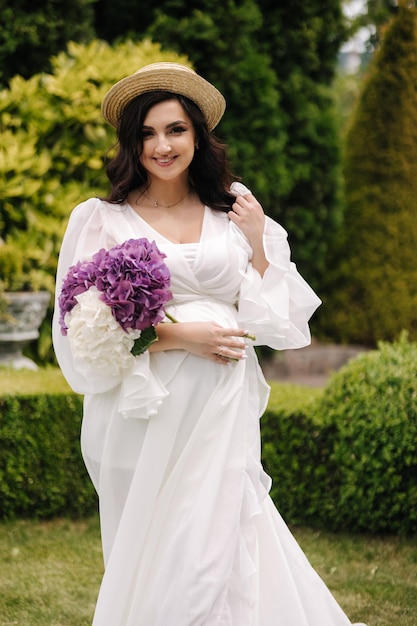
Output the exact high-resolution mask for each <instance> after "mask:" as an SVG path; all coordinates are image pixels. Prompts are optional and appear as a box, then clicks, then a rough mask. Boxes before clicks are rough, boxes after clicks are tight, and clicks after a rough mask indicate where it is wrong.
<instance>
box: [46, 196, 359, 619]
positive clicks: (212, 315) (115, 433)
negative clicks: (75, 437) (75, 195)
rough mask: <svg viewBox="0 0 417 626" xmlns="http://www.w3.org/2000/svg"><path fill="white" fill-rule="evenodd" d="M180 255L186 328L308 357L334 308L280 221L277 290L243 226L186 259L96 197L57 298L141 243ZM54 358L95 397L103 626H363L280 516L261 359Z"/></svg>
mask: <svg viewBox="0 0 417 626" xmlns="http://www.w3.org/2000/svg"><path fill="white" fill-rule="evenodd" d="M132 237H133V238H135V237H147V238H148V239H150V240H155V241H156V243H157V245H158V247H159V248H160V249H161V250H162V251H163V252H164V253H165V254H166V255H167V258H166V262H167V264H168V267H169V269H170V271H171V276H172V291H173V296H174V299H173V302H172V304H171V305H170V307H169V311H170V313H171V314H172V315H173V316H174V317H175V318H177V319H178V320H179V321H205V320H214V321H217V322H218V323H219V324H222V325H224V326H227V327H243V328H245V329H247V330H248V331H250V332H251V333H254V334H255V335H256V337H257V343H258V344H262V345H264V344H268V345H270V346H271V347H273V348H276V349H280V350H281V349H286V348H299V347H302V346H305V345H307V344H308V343H309V341H310V334H309V328H308V320H309V318H310V316H311V314H312V313H313V312H314V310H315V309H316V308H317V306H318V305H319V303H320V301H319V299H318V298H317V296H316V295H315V294H314V292H313V291H312V290H311V289H310V287H309V286H308V285H307V284H306V282H305V281H304V280H303V279H302V277H301V276H300V275H299V274H298V272H297V270H296V267H295V265H294V264H293V263H292V262H291V260H290V253H289V247H288V243H287V236H286V232H285V231H284V229H283V228H281V226H279V225H278V224H276V223H275V222H274V221H272V220H271V219H269V218H267V220H266V225H265V232H264V244H265V249H266V253H267V257H268V260H269V262H270V266H269V268H268V270H267V271H266V273H265V275H264V277H263V278H261V277H260V275H259V274H258V273H257V272H256V271H255V270H254V269H253V268H252V266H251V263H250V258H251V249H250V246H249V244H248V242H247V240H246V238H245V237H244V236H243V234H242V233H241V232H240V231H239V229H238V228H237V227H236V226H234V225H233V224H232V223H231V222H230V221H229V219H228V217H227V215H226V214H224V213H220V212H215V211H212V210H211V209H209V208H206V209H205V216H204V223H203V229H202V234H201V240H200V242H199V244H198V245H197V246H196V247H195V250H193V251H192V253H191V256H192V262H191V260H190V250H187V251H186V250H185V249H182V247H181V245H175V244H173V243H171V242H170V241H169V240H167V239H166V238H164V237H162V236H161V235H160V234H159V233H157V232H156V231H155V230H153V229H152V228H151V227H150V226H149V225H148V224H147V223H146V222H144V221H143V220H142V219H141V218H140V217H139V216H138V214H137V213H136V212H135V211H134V210H133V209H132V208H131V207H130V206H129V205H128V204H123V205H121V206H115V205H111V204H109V203H106V202H103V201H101V200H98V199H89V200H87V201H86V202H84V203H82V204H80V205H79V206H78V207H76V209H75V210H74V211H73V213H72V215H71V218H70V221H69V225H68V228H67V232H66V234H65V237H64V240H63V244H62V249H61V253H60V259H59V265H58V274H57V295H58V293H59V289H60V286H61V284H62V279H63V277H64V276H65V274H66V272H67V270H68V268H69V266H70V265H72V264H74V263H75V262H76V261H77V260H79V259H85V258H88V257H91V255H92V254H94V253H95V252H96V251H98V250H99V249H100V248H102V247H104V248H110V247H112V246H113V245H116V244H119V243H122V242H123V241H125V240H126V239H129V238H132ZM53 338H54V346H55V351H56V354H57V358H58V361H59V363H60V366H61V368H62V371H63V373H64V375H65V377H66V378H67V380H68V382H69V383H70V385H71V386H72V387H73V389H74V390H75V391H77V392H79V393H81V394H84V396H85V401H84V418H83V426H82V433H81V444H82V452H83V458H84V460H85V463H86V466H87V469H88V472H89V474H90V476H91V479H92V481H93V483H94V485H95V487H96V489H97V492H98V494H99V502H100V520H101V532H102V543H103V553H104V560H105V574H104V578H103V582H102V586H101V589H100V593H99V597H98V601H97V607H96V612H95V616H94V622H93V624H94V626H347V625H349V624H350V622H349V620H348V618H347V617H346V615H345V614H344V613H343V611H342V609H341V608H340V607H339V606H338V605H337V603H336V601H335V600H334V599H333V597H332V595H331V594H330V592H329V591H328V590H327V588H326V587H325V585H324V584H323V582H322V581H321V579H320V578H319V577H318V575H317V574H316V573H315V572H314V570H313V569H312V568H311V566H310V565H309V563H308V561H307V560H306V558H305V557H304V555H303V553H302V551H301V550H300V548H299V547H298V545H297V544H296V542H295V540H294V539H293V537H292V536H291V534H290V532H289V531H288V529H287V527H286V526H285V524H284V522H283V521H282V519H281V518H280V516H279V514H278V512H277V511H276V509H275V507H274V505H273V503H272V501H271V499H270V497H269V495H268V490H269V487H270V479H269V477H268V476H267V475H266V474H265V473H264V471H263V469H262V466H261V463H260V432H259V418H260V416H261V415H262V413H263V411H264V410H265V407H266V404H267V400H268V393H269V387H268V385H267V384H266V382H265V380H264V378H263V375H262V372H261V370H260V368H259V365H258V362H257V359H256V354H255V351H254V349H253V347H250V348H249V350H248V358H247V360H246V361H240V362H237V363H230V365H228V366H227V367H224V366H220V365H218V364H216V363H214V362H211V361H209V360H206V359H202V358H199V357H197V356H195V355H192V354H189V353H186V352H185V351H179V350H173V351H167V352H160V353H155V354H149V353H145V354H143V355H141V356H139V357H136V358H135V360H134V364H133V365H132V368H131V370H129V371H128V372H125V373H124V375H123V376H119V377H117V376H114V375H111V374H110V373H108V372H106V371H104V370H103V369H101V370H99V371H98V370H95V369H94V367H93V366H88V367H87V366H86V365H85V364H83V363H80V362H76V361H74V359H73V358H72V355H71V351H70V346H69V343H68V339H67V338H66V337H63V336H62V335H61V333H60V329H59V326H58V310H57V309H56V313H55V318H54V323H53Z"/></svg>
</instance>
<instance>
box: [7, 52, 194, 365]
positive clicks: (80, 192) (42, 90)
mask: <svg viewBox="0 0 417 626" xmlns="http://www.w3.org/2000/svg"><path fill="white" fill-rule="evenodd" d="M157 60H158V61H160V60H167V61H168V60H171V61H180V62H183V63H187V61H186V59H185V58H184V57H180V56H178V55H176V54H174V53H172V52H171V53H170V52H164V51H162V50H161V48H160V46H159V45H158V44H154V43H151V42H150V41H142V42H140V43H133V42H125V43H120V44H117V45H114V46H113V47H111V46H109V45H108V44H106V43H105V42H102V41H93V42H92V43H90V44H88V45H81V44H75V43H70V44H69V46H68V51H67V52H66V53H61V54H59V55H58V56H56V57H55V58H53V59H52V67H53V70H52V72H51V73H49V74H46V73H43V74H37V75H35V76H33V77H32V78H30V79H28V80H24V79H23V78H21V77H20V76H16V77H14V78H13V79H12V80H11V81H10V87H9V89H4V90H2V91H0V240H3V241H5V242H6V243H7V244H8V245H9V246H13V247H16V248H18V249H20V250H23V252H24V255H25V263H26V266H29V269H32V268H34V269H37V270H39V271H40V272H41V273H43V274H44V276H45V277H46V278H45V280H44V284H45V285H46V286H49V288H50V289H53V287H52V285H53V278H54V276H55V271H56V263H57V257H58V252H59V248H60V244H61V240H62V236H63V233H64V229H65V226H66V222H67V219H68V216H69V214H70V211H71V209H72V208H73V207H74V206H75V205H76V204H78V203H79V202H81V201H83V200H85V199H86V198H88V197H90V196H97V195H102V194H104V193H105V192H106V190H107V179H106V175H105V173H104V162H105V158H106V153H107V152H108V149H109V148H110V146H111V145H112V144H113V143H114V140H115V133H114V129H113V128H112V127H110V126H109V125H108V124H107V123H105V122H104V120H103V118H102V116H101V113H100V105H101V101H102V99H103V96H104V94H105V93H106V91H107V90H108V89H109V88H110V86H111V85H112V84H113V83H114V82H116V81H117V80H119V79H120V78H122V77H123V76H124V75H127V74H130V73H132V72H134V71H135V70H136V69H138V68H139V67H141V66H142V65H146V64H147V63H152V62H154V61H157ZM2 278H5V276H3V277H2ZM38 348H39V349H38V351H37V355H36V354H35V355H32V356H37V357H38V360H39V359H40V360H42V359H45V358H51V356H52V351H51V338H50V318H49V317H48V319H47V320H46V322H45V324H44V327H43V333H42V337H41V343H40V345H39V346H38Z"/></svg>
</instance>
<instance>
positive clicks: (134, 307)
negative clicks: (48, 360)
mask: <svg viewBox="0 0 417 626" xmlns="http://www.w3.org/2000/svg"><path fill="white" fill-rule="evenodd" d="M165 257H166V255H165V254H163V253H162V252H160V251H159V250H158V248H157V246H156V244H155V242H154V241H153V242H152V243H151V242H149V240H148V239H129V240H128V241H125V242H124V243H122V244H120V245H118V246H115V247H113V248H111V249H110V250H105V249H104V248H103V249H101V250H99V252H97V253H96V254H94V256H93V257H92V259H91V260H88V261H78V263H76V264H75V265H73V266H71V267H70V268H69V270H68V273H67V275H66V277H65V279H64V281H63V285H62V289H61V292H60V295H59V299H58V303H59V309H60V320H59V322H60V326H61V332H62V334H63V335H67V336H68V339H69V341H70V343H71V348H72V351H73V354H74V356H75V357H78V358H81V359H83V360H84V361H86V362H88V363H92V364H93V363H94V364H95V365H96V366H99V367H100V366H110V368H111V370H112V371H113V372H115V373H116V372H120V371H121V370H123V369H125V368H126V367H128V366H129V365H130V364H131V362H132V357H133V356H136V355H138V354H142V353H143V352H145V351H146V350H147V349H148V348H149V346H150V345H151V344H152V343H153V342H154V341H156V340H157V335H156V331H155V326H156V325H157V324H158V323H159V322H161V321H162V320H163V318H164V317H165V306H166V304H167V303H168V302H169V301H170V300H171V299H172V293H171V291H170V289H169V286H170V273H169V270H168V268H167V266H166V265H165V263H164V260H163V259H164V258H165Z"/></svg>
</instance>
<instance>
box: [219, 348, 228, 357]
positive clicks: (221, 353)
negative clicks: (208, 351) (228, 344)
mask: <svg viewBox="0 0 417 626" xmlns="http://www.w3.org/2000/svg"><path fill="white" fill-rule="evenodd" d="M224 350H226V348H225V347H224V346H220V348H219V351H218V353H217V356H219V357H221V358H223V359H225V358H227V357H225V356H224V354H223V351H224Z"/></svg>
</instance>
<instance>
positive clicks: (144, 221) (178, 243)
mask: <svg viewBox="0 0 417 626" xmlns="http://www.w3.org/2000/svg"><path fill="white" fill-rule="evenodd" d="M126 206H127V207H128V208H129V209H130V211H131V212H132V213H133V214H134V215H135V216H136V217H137V218H138V219H139V220H140V221H141V222H142V223H143V224H145V225H146V226H147V227H148V228H150V229H151V230H152V231H153V232H154V233H155V234H156V235H158V237H160V238H161V239H164V240H165V241H167V242H168V243H170V244H171V245H173V246H197V245H198V244H200V243H201V241H202V239H203V233H204V230H205V224H206V218H207V213H208V210H209V209H208V207H207V206H205V207H204V213H203V221H202V224H201V231H200V238H199V240H198V241H188V242H185V243H181V242H178V241H172V239H169V238H168V237H165V235H163V234H162V233H160V232H159V230H156V228H154V227H153V226H151V225H150V224H149V222H147V221H146V220H145V219H144V218H143V217H142V216H141V215H139V213H138V212H137V211H135V209H134V208H133V207H132V205H131V204H130V203H129V202H128V201H127V200H126Z"/></svg>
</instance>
